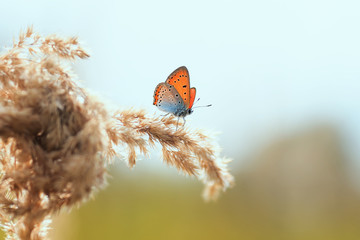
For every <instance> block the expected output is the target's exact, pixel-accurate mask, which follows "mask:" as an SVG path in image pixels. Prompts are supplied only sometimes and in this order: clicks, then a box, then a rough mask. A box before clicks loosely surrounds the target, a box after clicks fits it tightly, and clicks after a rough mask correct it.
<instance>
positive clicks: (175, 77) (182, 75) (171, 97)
mask: <svg viewBox="0 0 360 240" xmlns="http://www.w3.org/2000/svg"><path fill="white" fill-rule="evenodd" d="M195 95H196V88H194V87H193V88H190V76H189V71H188V70H187V68H186V67H185V66H182V67H179V68H177V69H176V70H175V71H173V72H172V73H171V74H170V75H169V76H168V78H167V79H166V81H165V82H163V83H159V84H158V85H157V86H156V88H155V91H154V102H153V105H155V106H157V107H158V108H159V109H160V110H161V111H164V112H167V113H168V114H170V113H171V114H173V115H175V116H177V117H183V119H184V121H185V116H187V115H189V114H191V113H192V112H193V109H192V107H193V104H194V100H195ZM209 106H211V105H207V106H206V107H209ZM184 124H185V122H184Z"/></svg>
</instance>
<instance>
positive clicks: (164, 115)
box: [160, 113, 170, 117]
mask: <svg viewBox="0 0 360 240" xmlns="http://www.w3.org/2000/svg"><path fill="white" fill-rule="evenodd" d="M169 114H170V113H167V114H163V115H160V117H166V116H168V115H169Z"/></svg>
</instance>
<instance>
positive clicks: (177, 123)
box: [176, 117, 180, 131]
mask: <svg viewBox="0 0 360 240" xmlns="http://www.w3.org/2000/svg"><path fill="white" fill-rule="evenodd" d="M179 119H180V117H178V120H177V122H176V131H177V129H178V126H179Z"/></svg>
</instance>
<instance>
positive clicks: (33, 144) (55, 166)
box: [0, 28, 233, 239]
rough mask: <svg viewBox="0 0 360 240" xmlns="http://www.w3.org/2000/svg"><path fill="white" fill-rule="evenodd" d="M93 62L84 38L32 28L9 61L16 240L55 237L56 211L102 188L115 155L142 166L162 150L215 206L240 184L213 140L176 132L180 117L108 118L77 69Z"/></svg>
mask: <svg viewBox="0 0 360 240" xmlns="http://www.w3.org/2000/svg"><path fill="white" fill-rule="evenodd" d="M88 57H89V55H88V54H87V52H86V51H85V50H84V49H83V48H81V46H80V45H79V43H78V40H77V38H61V37H58V36H55V35H51V36H45V37H43V36H41V35H39V34H36V33H34V31H33V30H32V28H28V29H27V31H26V32H24V33H21V34H20V36H19V39H18V40H16V41H14V44H13V46H12V48H9V49H7V50H6V51H5V52H3V53H2V54H1V55H0V83H1V85H0V178H1V181H0V206H1V209H0V219H1V222H2V229H3V230H4V231H5V232H6V234H7V239H46V233H47V228H48V225H49V223H50V219H51V216H52V214H54V213H57V212H58V211H59V210H60V209H62V208H63V207H72V206H74V205H77V204H79V203H81V202H83V201H84V200H87V199H88V198H89V196H90V195H91V194H92V193H93V192H94V191H95V190H97V189H101V188H102V187H103V186H104V185H105V183H106V176H107V171H106V167H107V165H108V163H109V162H110V161H111V160H112V159H113V158H114V157H115V156H120V155H122V156H123V157H125V159H126V161H127V162H128V165H129V166H130V167H133V166H134V165H135V163H136V156H137V154H138V153H141V154H147V153H148V151H149V148H150V147H154V145H155V143H159V144H160V145H161V147H162V153H163V159H164V162H166V163H167V164H169V165H171V166H175V167H176V168H177V169H178V170H179V171H181V172H184V173H186V174H188V175H191V176H196V177H198V178H199V179H201V180H202V181H203V182H204V183H205V185H206V189H205V192H204V196H205V198H206V199H214V198H216V196H217V195H218V193H219V191H221V190H225V189H226V188H227V187H229V186H230V185H231V183H232V181H233V179H232V176H231V175H230V174H229V172H228V170H227V168H226V165H227V162H228V161H227V160H226V159H222V158H219V156H218V151H216V150H215V149H214V147H213V146H212V145H211V144H210V143H209V141H210V139H209V137H207V136H206V135H205V134H204V133H202V132H200V131H190V130H188V129H186V128H183V129H178V130H177V131H175V126H176V120H175V119H174V118H173V117H167V118H165V117H148V116H147V115H146V113H145V112H144V111H141V110H140V111H139V110H128V111H119V112H116V113H115V114H110V113H108V111H107V110H106V108H105V106H104V105H103V104H102V103H101V102H98V101H96V100H95V99H94V98H92V97H91V96H90V95H89V94H88V93H87V92H86V91H85V90H84V89H83V88H81V87H80V86H79V85H78V83H77V81H76V75H75V74H74V73H73V72H72V71H71V68H70V64H71V63H72V61H74V60H76V59H78V58H81V59H84V58H88ZM123 146H125V147H126V148H127V152H125V153H124V152H123V151H122V150H120V149H123V148H121V147H123Z"/></svg>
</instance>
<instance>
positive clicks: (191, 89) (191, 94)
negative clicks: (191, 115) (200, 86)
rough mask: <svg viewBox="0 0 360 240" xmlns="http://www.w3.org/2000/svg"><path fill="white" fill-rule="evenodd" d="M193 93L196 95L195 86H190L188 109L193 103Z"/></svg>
mask: <svg viewBox="0 0 360 240" xmlns="http://www.w3.org/2000/svg"><path fill="white" fill-rule="evenodd" d="M195 95H196V88H194V87H193V88H190V102H189V109H191V108H192V107H193V105H194V100H195Z"/></svg>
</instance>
